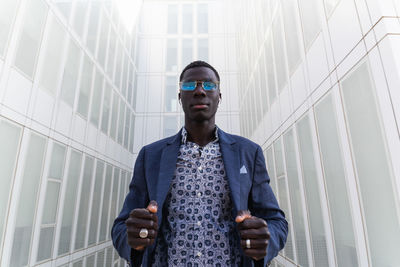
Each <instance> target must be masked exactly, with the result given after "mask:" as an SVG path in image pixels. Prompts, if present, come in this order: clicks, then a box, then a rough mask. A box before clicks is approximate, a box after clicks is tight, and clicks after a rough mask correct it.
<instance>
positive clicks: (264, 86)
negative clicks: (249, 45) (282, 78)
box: [260, 50, 268, 115]
mask: <svg viewBox="0 0 400 267" xmlns="http://www.w3.org/2000/svg"><path fill="white" fill-rule="evenodd" d="M267 76H268V74H267V70H266V69H265V51H264V50H262V54H261V58H260V90H261V104H262V112H263V114H264V115H265V113H266V112H267V111H268V77H267Z"/></svg>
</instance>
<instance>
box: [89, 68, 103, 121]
mask: <svg viewBox="0 0 400 267" xmlns="http://www.w3.org/2000/svg"><path fill="white" fill-rule="evenodd" d="M95 73H96V76H95V79H94V86H93V97H92V106H91V109H92V110H91V112H90V121H91V122H92V123H93V124H94V125H95V126H96V128H97V127H98V126H99V120H100V114H101V113H100V109H101V97H102V94H103V81H104V77H103V75H102V74H101V73H100V71H99V70H98V69H96V72H95Z"/></svg>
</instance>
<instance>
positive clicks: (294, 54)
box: [282, 0, 300, 73]
mask: <svg viewBox="0 0 400 267" xmlns="http://www.w3.org/2000/svg"><path fill="white" fill-rule="evenodd" d="M282 4H283V6H282V10H283V12H284V16H283V23H284V27H285V37H286V52H287V58H288V65H289V72H290V73H293V71H294V70H295V68H296V67H297V66H298V63H299V61H300V32H299V28H298V23H299V22H298V20H299V7H298V5H297V0H284V1H282Z"/></svg>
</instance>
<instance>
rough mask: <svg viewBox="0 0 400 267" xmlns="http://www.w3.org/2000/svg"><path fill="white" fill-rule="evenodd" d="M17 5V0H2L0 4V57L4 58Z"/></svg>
mask: <svg viewBox="0 0 400 267" xmlns="http://www.w3.org/2000/svg"><path fill="white" fill-rule="evenodd" d="M18 5H19V0H3V1H1V2H0V29H1V31H0V57H4V56H5V52H6V47H7V43H8V38H9V36H10V33H11V29H12V26H13V23H14V17H15V15H16V12H17V9H18Z"/></svg>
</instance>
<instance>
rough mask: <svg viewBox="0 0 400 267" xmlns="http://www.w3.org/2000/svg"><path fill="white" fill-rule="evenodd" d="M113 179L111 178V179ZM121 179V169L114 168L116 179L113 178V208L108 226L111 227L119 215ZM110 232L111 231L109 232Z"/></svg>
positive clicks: (111, 208)
mask: <svg viewBox="0 0 400 267" xmlns="http://www.w3.org/2000/svg"><path fill="white" fill-rule="evenodd" d="M110 179H111V177H110ZM119 179H120V169H119V168H114V177H113V178H112V197H111V207H110V217H109V218H108V225H109V227H110V228H111V225H112V223H113V221H114V219H115V218H116V217H117V215H118V212H119V210H118V192H119ZM108 232H109V230H108Z"/></svg>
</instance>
